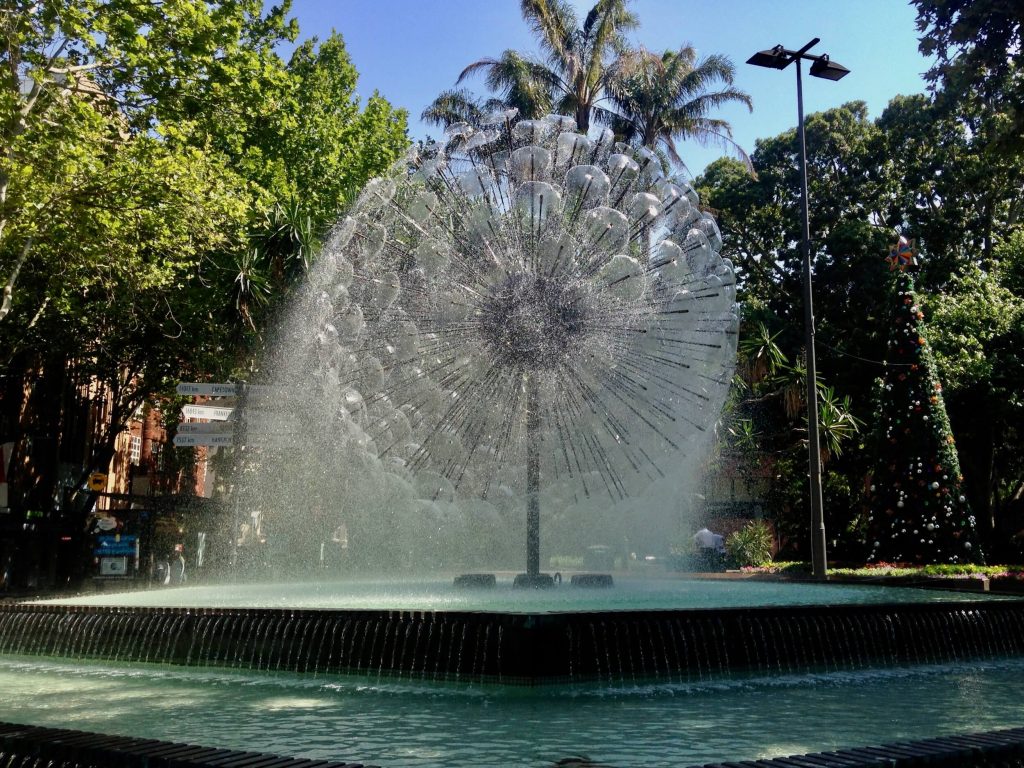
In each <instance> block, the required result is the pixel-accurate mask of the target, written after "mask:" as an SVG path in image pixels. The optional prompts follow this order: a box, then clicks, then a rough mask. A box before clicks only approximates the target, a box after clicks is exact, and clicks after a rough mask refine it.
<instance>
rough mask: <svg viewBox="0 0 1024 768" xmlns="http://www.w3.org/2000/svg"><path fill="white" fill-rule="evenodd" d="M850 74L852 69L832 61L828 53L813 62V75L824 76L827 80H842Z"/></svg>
mask: <svg viewBox="0 0 1024 768" xmlns="http://www.w3.org/2000/svg"><path fill="white" fill-rule="evenodd" d="M848 74H850V70H848V69H847V68H846V67H844V66H843V65H842V64H837V63H836V62H834V61H830V60H829V58H828V54H825V55H823V56H819V57H818V58H817V60H815V61H814V62H813V63H812V64H811V75H813V76H814V77H821V78H824V79H825V80H842V79H843V78H844V77H846V76H847V75H848Z"/></svg>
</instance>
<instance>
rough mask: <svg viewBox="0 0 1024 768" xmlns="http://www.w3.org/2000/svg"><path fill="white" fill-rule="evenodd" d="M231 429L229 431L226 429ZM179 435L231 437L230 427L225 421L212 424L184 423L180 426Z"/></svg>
mask: <svg viewBox="0 0 1024 768" xmlns="http://www.w3.org/2000/svg"><path fill="white" fill-rule="evenodd" d="M225 427H229V429H225ZM178 434H179V435H212V434H218V435H230V434H231V431H230V425H229V424H227V423H226V422H223V421H215V422H213V423H211V424H207V423H200V422H195V421H183V422H182V423H181V424H179V425H178Z"/></svg>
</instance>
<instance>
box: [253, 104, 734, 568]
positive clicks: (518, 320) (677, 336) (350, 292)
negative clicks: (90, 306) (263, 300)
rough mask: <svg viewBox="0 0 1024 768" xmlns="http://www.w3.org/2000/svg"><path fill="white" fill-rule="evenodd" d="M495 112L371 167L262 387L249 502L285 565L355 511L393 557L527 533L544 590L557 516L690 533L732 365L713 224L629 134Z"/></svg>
mask: <svg viewBox="0 0 1024 768" xmlns="http://www.w3.org/2000/svg"><path fill="white" fill-rule="evenodd" d="M494 120H495V121H496V122H494V123H493V124H491V125H489V126H486V127H484V128H483V129H480V130H474V129H472V128H470V127H469V126H467V125H456V126H452V127H451V128H450V129H449V130H448V131H447V134H446V136H447V140H446V142H445V143H444V144H435V145H430V146H426V147H421V148H416V149H415V150H413V151H412V152H411V153H410V154H409V156H408V157H407V158H406V159H404V160H403V161H402V162H400V163H398V164H397V165H396V166H395V167H394V168H393V170H392V172H391V173H390V174H389V175H388V176H386V177H384V178H380V179H376V180H375V181H372V182H370V184H369V185H368V186H367V187H366V189H365V190H364V192H363V193H362V195H361V196H360V197H359V199H358V201H357V202H356V203H355V205H354V206H353V209H352V211H351V213H350V215H349V216H347V217H346V218H345V219H344V220H343V221H342V222H341V223H340V224H339V225H338V226H337V228H336V229H335V231H334V233H333V235H332V237H331V238H330V241H329V243H328V246H327V248H326V251H325V253H324V254H323V256H322V258H321V259H320V262H319V264H318V265H317V266H316V268H315V270H314V272H313V274H312V275H311V278H310V280H309V282H308V284H307V285H306V286H305V289H304V291H303V295H302V296H301V298H300V299H299V300H298V301H297V302H296V305H295V308H294V310H293V312H292V315H291V317H290V318H289V320H288V322H287V323H286V324H285V326H284V328H283V329H282V330H281V336H280V339H279V340H278V345H277V353H276V355H275V357H274V359H273V361H272V364H271V365H270V366H269V370H270V372H271V373H270V376H269V380H268V381H267V382H266V384H265V385H264V386H263V387H259V386H258V387H256V388H254V389H253V390H252V392H253V395H252V397H251V399H250V402H249V404H248V405H249V408H248V411H247V412H248V414H249V418H248V419H247V424H248V431H249V435H250V436H251V439H250V440H249V441H248V442H249V443H250V444H251V445H252V446H253V457H252V459H251V461H250V463H249V468H250V469H251V470H253V471H251V472H249V473H248V474H247V475H246V482H245V483H244V488H245V492H246V494H247V495H245V496H244V497H243V505H242V506H243V507H244V508H246V509H259V510H261V511H262V517H261V521H260V522H261V525H262V526H265V527H266V528H267V529H268V532H267V536H268V543H269V542H270V541H273V544H271V546H272V548H273V547H276V548H277V551H276V552H275V554H274V556H273V557H272V558H271V559H272V561H273V563H274V564H275V565H276V566H278V567H285V564H286V563H288V562H290V563H292V564H301V563H303V562H309V561H310V560H311V559H313V557H314V556H315V554H316V553H314V552H313V551H311V549H310V548H309V542H310V541H322V540H326V539H329V538H330V537H329V536H327V535H325V534H326V533H327V531H326V530H324V529H325V528H330V529H334V528H335V526H339V525H340V526H344V529H345V534H346V536H347V538H348V539H349V542H350V546H349V547H348V550H349V552H350V554H351V557H352V558H353V559H354V560H356V561H357V564H358V565H361V566H362V567H364V568H366V567H368V566H369V567H376V568H386V569H390V570H393V571H398V572H400V571H401V570H403V569H409V568H410V567H416V568H419V569H430V568H431V567H433V568H435V569H436V568H442V569H447V570H453V569H457V568H458V567H460V566H472V565H475V564H479V565H480V566H484V567H486V566H489V567H492V568H493V567H495V566H496V565H497V566H499V567H500V566H502V565H504V566H506V567H512V566H514V564H515V563H516V562H518V563H520V568H521V567H522V565H521V563H522V562H523V552H524V549H523V542H525V563H526V568H525V573H524V574H523V577H522V580H521V582H522V583H529V584H533V585H537V584H543V583H550V581H549V580H550V576H544V575H542V574H541V562H542V556H541V542H542V540H541V535H540V533H541V528H542V523H541V521H542V518H543V521H544V525H543V527H544V530H545V537H544V541H545V542H548V541H551V542H553V546H554V547H555V551H557V550H558V548H559V547H560V548H562V551H581V550H582V549H583V547H584V546H585V545H587V544H595V543H600V544H609V543H611V544H614V545H616V546H617V547H618V548H619V549H621V548H622V547H623V546H625V544H624V543H625V542H629V546H631V547H632V548H633V549H634V551H636V550H640V551H644V549H645V547H646V548H647V550H646V551H651V549H652V548H653V547H654V546H655V545H657V544H660V543H662V542H664V541H667V540H669V539H671V538H673V537H674V536H678V535H679V532H680V529H681V527H682V523H681V522H680V513H681V510H680V505H681V504H682V503H685V502H686V501H688V500H689V499H690V498H691V497H692V492H693V487H692V484H693V478H694V473H695V472H696V471H697V470H698V469H699V467H700V465H701V461H702V458H703V455H704V452H705V450H706V448H707V447H708V445H709V443H710V440H709V438H710V437H711V436H712V433H713V431H714V425H715V422H716V421H717V419H718V414H719V412H720V410H721V407H722V403H723V401H724V398H725V395H726V391H727V389H728V386H729V383H730V379H731V375H732V369H733V364H734V358H735V350H736V336H737V328H738V324H739V321H738V309H737V307H736V304H735V299H736V293H735V285H734V277H733V270H732V265H731V264H730V263H729V262H728V261H726V260H723V259H722V258H721V257H720V256H719V255H718V250H719V248H720V247H721V238H720V236H719V232H718V227H717V226H716V224H715V222H714V220H713V219H712V218H711V216H710V215H708V214H706V213H702V212H701V210H700V208H699V206H698V200H697V195H696V194H695V193H694V191H693V189H692V188H691V187H690V186H689V185H687V184H686V183H684V182H678V183H674V182H672V181H670V180H668V179H666V178H665V176H664V173H663V171H662V164H661V162H660V161H659V159H658V158H657V157H656V156H655V155H654V154H653V153H651V152H648V151H646V150H629V149H627V148H626V147H624V146H622V145H616V143H615V142H614V139H613V136H612V133H611V131H608V130H605V131H603V132H601V133H600V134H598V135H596V136H592V137H588V136H584V135H581V134H579V133H576V132H575V127H574V124H573V123H572V121H571V120H569V119H568V118H562V117H552V118H550V119H545V120H521V121H518V122H515V115H514V113H503V114H499V115H496V116H495V117H494ZM300 521H301V522H300ZM310 525H312V526H316V525H319V526H321V530H310ZM549 549H550V548H549Z"/></svg>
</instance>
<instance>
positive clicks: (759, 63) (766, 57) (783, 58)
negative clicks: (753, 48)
mask: <svg viewBox="0 0 1024 768" xmlns="http://www.w3.org/2000/svg"><path fill="white" fill-rule="evenodd" d="M792 60H793V59H792V58H790V56H789V54H788V53H787V52H786V49H785V48H783V47H782V46H781V45H776V46H775V47H774V48H769V49H768V50H767V51H758V52H757V53H755V54H754V55H753V56H751V57H750V58H749V59H747V64H753V65H754V66H755V67H768V68H769V69H785V68H786V67H788V66H789V63H790V62H791V61H792Z"/></svg>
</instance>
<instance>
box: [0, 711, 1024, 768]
mask: <svg viewBox="0 0 1024 768" xmlns="http://www.w3.org/2000/svg"><path fill="white" fill-rule="evenodd" d="M0 760H6V761H7V763H6V764H17V765H29V766H43V765H46V766H54V767H55V768H106V767H107V766H110V765H118V766H121V768H186V766H188V767H189V768H206V767H209V768H212V767H213V766H222V765H226V764H230V765H232V766H238V767H239V768H241V767H242V766H254V767H255V766H259V767H260V768H314V767H315V768H374V766H371V765H368V764H364V763H349V762H337V761H326V760H316V759H307V758H297V757H284V756H278V755H271V754H268V753H259V752H241V751H236V750H226V749H218V748H215V747H202V746H197V745H193V744H183V743H178V742H171V741H160V740H156V739H137V738H131V737H125V736H111V735H107V734H102V733H96V732H90V731H74V730H66V729H60V728H43V727H39V726H33V725H19V724H15V723H6V722H0ZM994 760H1000V761H1004V762H1003V763H1002V764H1003V765H1006V764H1012V765H1014V766H1020V765H1024V728H1008V729H1002V730H996V731H978V732H972V733H965V734H959V735H955V736H939V737H935V738H930V739H920V740H913V741H899V742H892V743H888V744H883V745H878V746H865V747H854V748H847V749H838V750H832V751H828V752H810V753H805V754H800V755H790V756H786V757H775V758H766V759H762V760H752V761H744V762H743V765H747V766H751V767H752V768H793V766H818V767H819V768H882V766H886V767H887V768H916V767H917V766H921V765H929V766H934V767H935V768H954V767H955V768H975V767H976V768H985V767H986V766H991V765H992V763H993V761H994ZM1010 761H1013V762H1012V763H1010ZM732 765H735V763H731V762H730V763H705V764H704V765H703V766H700V767H698V766H694V767H692V768H723V766H732Z"/></svg>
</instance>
